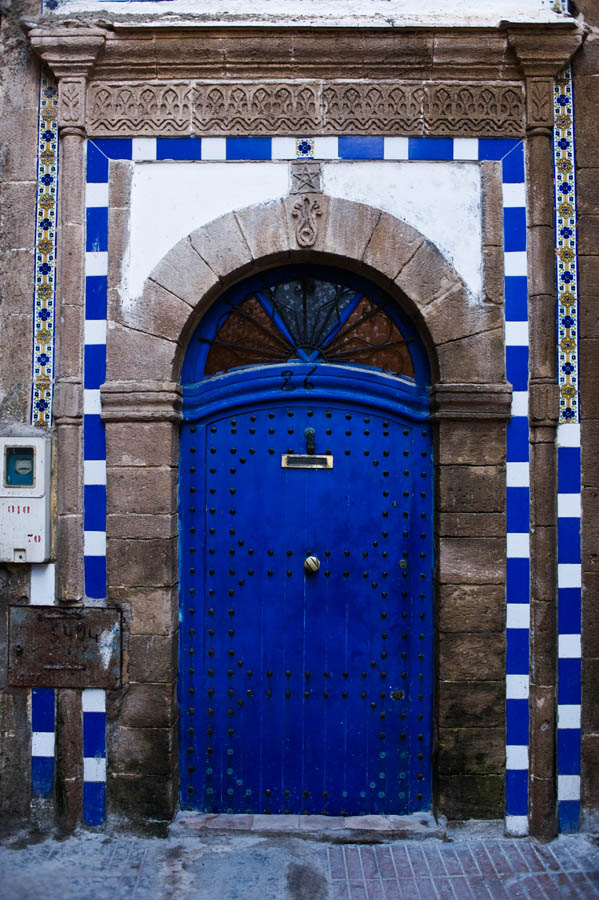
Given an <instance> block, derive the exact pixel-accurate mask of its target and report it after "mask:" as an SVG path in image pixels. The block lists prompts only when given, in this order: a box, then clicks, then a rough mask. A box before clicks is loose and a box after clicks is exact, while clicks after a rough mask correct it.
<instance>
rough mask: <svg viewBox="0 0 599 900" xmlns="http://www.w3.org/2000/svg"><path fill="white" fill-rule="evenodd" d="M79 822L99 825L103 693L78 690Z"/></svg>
mask: <svg viewBox="0 0 599 900" xmlns="http://www.w3.org/2000/svg"><path fill="white" fill-rule="evenodd" d="M81 705H82V709H83V821H84V822H85V824H86V825H102V823H103V822H104V809H105V806H106V692H105V691H101V690H97V689H95V688H90V689H87V690H84V691H82V695H81Z"/></svg>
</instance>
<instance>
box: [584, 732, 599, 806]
mask: <svg viewBox="0 0 599 900" xmlns="http://www.w3.org/2000/svg"><path fill="white" fill-rule="evenodd" d="M581 755H582V776H581V783H580V793H581V800H582V804H583V807H584V808H586V809H588V810H589V811H590V810H596V809H597V808H598V807H599V778H597V772H599V734H596V733H595V734H583V736H582V742H581ZM583 816H584V813H583Z"/></svg>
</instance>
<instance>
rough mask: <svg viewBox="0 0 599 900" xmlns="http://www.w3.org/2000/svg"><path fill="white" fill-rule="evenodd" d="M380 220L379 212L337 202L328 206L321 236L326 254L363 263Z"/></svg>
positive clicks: (358, 204) (356, 204) (366, 207)
mask: <svg viewBox="0 0 599 900" xmlns="http://www.w3.org/2000/svg"><path fill="white" fill-rule="evenodd" d="M317 199H318V197H317ZM319 202H320V201H319ZM380 217H381V213H380V211H379V210H376V209H373V208H372V207H370V206H365V205H363V204H361V203H351V202H350V201H348V200H339V199H335V201H334V202H330V205H329V213H328V216H327V218H326V223H325V228H326V232H324V248H325V250H326V252H327V253H333V254H335V255H336V256H348V257H349V258H350V259H362V257H363V256H364V253H365V251H366V248H367V246H368V243H369V241H370V239H371V237H372V233H373V231H374V229H375V227H376V225H377V223H378V221H379V219H380ZM292 246H293V245H292Z"/></svg>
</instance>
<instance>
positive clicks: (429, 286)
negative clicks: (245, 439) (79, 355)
mask: <svg viewBox="0 0 599 900" xmlns="http://www.w3.org/2000/svg"><path fill="white" fill-rule="evenodd" d="M306 207H309V209H310V210H311V214H312V223H313V225H314V234H313V235H312V236H313V238H314V239H313V241H312V242H311V243H310V244H309V245H306V243H305V242H302V240H301V235H300V234H299V231H298V226H299V224H300V218H301V216H300V213H301V211H302V209H306ZM294 260H297V261H301V262H310V261H314V262H318V261H323V260H330V261H331V262H333V263H335V264H336V265H340V266H343V265H344V264H346V265H347V266H348V268H351V269H354V270H361V271H362V272H364V274H366V275H369V276H371V277H373V278H374V280H375V281H376V280H378V281H379V282H380V283H381V284H383V285H384V284H385V282H386V283H387V284H388V285H389V287H390V289H391V293H392V294H393V285H394V286H395V288H396V291H397V299H398V302H400V303H402V304H403V305H404V307H405V308H406V311H407V312H411V313H412V315H414V318H415V321H416V322H417V323H418V324H419V327H420V328H421V331H422V338H423V340H424V342H425V344H426V345H427V346H428V347H429V349H430V351H431V353H432V357H434V358H435V360H434V362H433V359H432V358H431V362H433V370H436V374H437V376H438V380H439V381H440V382H451V381H454V380H455V377H456V368H461V369H462V370H463V368H464V362H465V357H466V356H467V357H468V368H470V370H471V371H469V372H468V373H465V372H464V371H462V373H461V377H460V379H459V380H460V381H463V380H472V381H474V382H483V381H488V380H489V379H488V377H487V375H486V374H483V372H482V371H481V372H478V371H477V369H478V368H480V369H481V370H485V372H486V370H487V369H488V368H489V366H486V365H485V364H484V362H483V361H482V357H483V355H484V354H486V353H488V352H489V346H488V345H489V342H488V338H487V337H485V335H488V334H489V333H490V332H491V333H495V328H496V325H497V322H496V321H495V317H494V315H493V314H491V313H489V311H488V310H486V309H485V305H484V304H483V305H479V304H477V303H475V302H474V301H473V298H472V296H471V294H470V293H469V291H468V289H467V287H466V285H465V284H464V282H463V281H462V279H461V278H460V276H459V275H458V273H457V272H456V271H455V269H454V268H453V266H452V265H451V264H450V262H449V261H448V260H447V259H446V258H445V257H444V256H443V254H442V253H441V252H440V250H438V248H437V247H435V245H434V244H433V243H432V242H431V241H429V240H428V239H427V238H426V237H425V236H424V235H423V234H421V233H420V232H419V231H417V230H416V229H415V228H413V227H412V226H410V225H408V224H407V223H406V222H404V221H402V220H401V219H398V218H395V217H394V216H392V215H390V214H389V213H386V212H382V211H381V210H380V209H378V208H374V207H370V206H368V205H367V204H364V203H355V202H353V201H351V200H345V199H341V198H337V197H330V196H327V195H325V194H291V195H288V196H287V197H284V198H282V199H280V200H272V201H268V202H266V203H261V204H256V205H254V206H250V207H246V208H243V209H240V210H236V211H234V212H229V213H226V214H224V215H223V216H221V217H219V218H218V219H215V220H213V221H212V222H208V223H207V224H206V225H203V226H201V227H200V228H198V229H196V230H195V231H193V232H192V233H191V234H190V235H188V236H187V237H185V238H182V239H181V240H180V241H179V242H178V243H177V244H176V245H175V246H174V247H172V248H171V249H170V250H169V251H168V253H167V254H166V255H165V256H164V257H163V259H162V260H161V261H160V262H159V263H158V265H157V266H156V267H155V268H154V269H153V271H152V272H151V274H150V276H149V278H148V280H147V281H146V285H145V288H144V293H143V295H142V297H141V298H140V301H138V302H139V303H140V304H141V305H140V307H139V309H138V310H137V311H136V312H135V315H133V314H131V313H129V314H124V313H123V312H122V311H121V312H120V313H119V315H118V316H117V317H115V319H116V321H117V322H118V323H119V324H120V325H124V326H129V328H127V329H126V332H127V333H131V330H130V329H131V328H132V329H136V331H138V332H140V331H141V332H142V333H144V332H145V333H146V334H148V335H155V336H159V337H160V338H161V339H163V340H164V339H166V341H168V342H172V344H173V345H174V346H175V347H176V348H177V349H176V350H175V352H174V354H170V353H166V352H160V353H159V354H157V356H156V357H155V358H154V360H153V363H154V365H155V367H156V371H155V372H154V373H153V377H155V378H157V379H162V380H165V381H171V380H172V381H176V380H177V379H178V377H179V366H180V364H181V362H182V355H183V348H184V347H185V346H186V345H187V341H188V339H189V337H190V335H191V334H192V332H193V329H194V328H195V326H196V325H197V323H198V321H199V319H200V317H201V315H202V314H203V313H204V312H205V311H206V310H207V309H208V307H209V306H210V304H211V303H212V302H213V301H214V299H216V297H217V296H218V295H219V293H220V292H221V291H222V290H223V289H224V288H225V287H227V286H228V285H230V284H233V283H235V282H236V281H237V280H239V279H240V278H242V277H244V276H245V275H247V274H250V273H251V272H253V271H258V270H260V269H261V268H265V267H268V266H270V265H273V264H280V263H284V262H286V261H289V262H291V261H294ZM157 286H158V288H157ZM171 307H172V308H171ZM186 309H188V310H189V314H188V315H187V314H186V312H185V310H186ZM493 312H495V313H496V312H497V311H496V310H494V311H493ZM184 320H185V321H184ZM171 329H172V333H170V330H171ZM448 342H449V343H448ZM125 343H126V341H125V332H123V334H122V335H120V340H119V344H120V347H119V351H120V352H125V347H124V345H125ZM452 344H454V346H455V349H456V350H457V349H458V348H460V349H461V348H462V347H464V350H466V348H467V350H466V352H465V353H463V352H460V353H459V355H460V356H461V357H462V360H461V362H460V363H458V365H457V367H456V364H455V360H454V359H453V354H452V352H451V349H450V348H451V345H452ZM502 346H503V344H502V342H500V343H499V347H500V350H501V352H500V353H499V356H502V352H503V351H502ZM442 347H443V351H442V352H440V350H441V348H442ZM160 349H161V350H164V349H165V348H163V347H162V346H161V347H160ZM132 353H136V350H135V349H133V350H132ZM495 356H496V354H495V353H492V363H491V368H492V369H493V370H495V371H496V374H497V376H498V378H499V380H502V379H503V376H502V375H501V373H500V372H499V371H498V362H499V357H498V358H497V359H495ZM135 365H136V362H135V360H134V359H132V360H131V362H130V365H129V367H130V368H131V369H135ZM143 366H144V361H143V360H141V359H140V360H139V362H138V368H139V371H138V373H137V378H141V377H143V374H142V373H143Z"/></svg>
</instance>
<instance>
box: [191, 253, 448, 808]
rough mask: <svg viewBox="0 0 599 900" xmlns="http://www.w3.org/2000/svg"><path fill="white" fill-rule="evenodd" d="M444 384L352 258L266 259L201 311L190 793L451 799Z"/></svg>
mask: <svg viewBox="0 0 599 900" xmlns="http://www.w3.org/2000/svg"><path fill="white" fill-rule="evenodd" d="M428 380H429V379H428V367H427V361H426V356H425V353H424V349H423V347H422V345H421V343H420V341H419V339H418V336H417V334H416V332H415V329H414V328H413V326H412V325H411V324H410V322H409V321H408V320H407V319H406V318H405V316H404V315H403V314H402V312H401V311H400V309H399V307H398V306H397V304H396V303H395V302H394V301H393V300H392V299H391V298H390V297H389V296H387V295H385V294H384V293H382V292H381V291H380V290H379V289H377V288H375V287H374V286H373V285H372V284H370V283H369V282H366V281H364V280H363V279H360V278H357V277H355V276H353V275H350V274H349V273H347V272H344V271H341V270H338V269H332V268H326V267H308V266H302V267H299V266H296V267H282V268H278V269H272V270H270V271H268V272H264V273H261V274H260V275H259V276H256V277H254V278H252V279H249V280H247V281H245V282H243V283H241V284H239V285H237V286H236V287H235V288H233V289H231V290H229V291H228V292H227V293H226V294H225V295H224V296H223V297H221V298H220V300H219V301H217V302H216V303H215V304H214V306H213V307H212V308H211V310H210V311H209V313H208V314H207V315H206V316H205V317H204V319H203V320H202V322H201V323H200V325H199V327H198V329H197V331H196V332H195V334H194V336H193V338H192V340H191V342H190V344H189V348H188V351H187V355H186V359H185V363H184V367H183V374H182V388H183V419H184V421H183V426H182V435H181V456H180V478H179V509H180V573H181V575H180V580H181V659H180V722H181V727H180V753H181V766H180V786H181V803H182V805H183V807H185V808H193V809H199V810H203V811H207V812H251V813H263V812H267V813H269V812H270V813H325V814H329V815H359V814H366V813H407V812H411V811H414V810H419V809H427V808H429V807H430V804H431V745H432V684H433V653H432V625H433V623H432V570H433V559H432V494H433V492H432V484H431V478H432V460H431V447H432V444H431V433H430V425H429V408H428V407H429V401H428Z"/></svg>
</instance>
